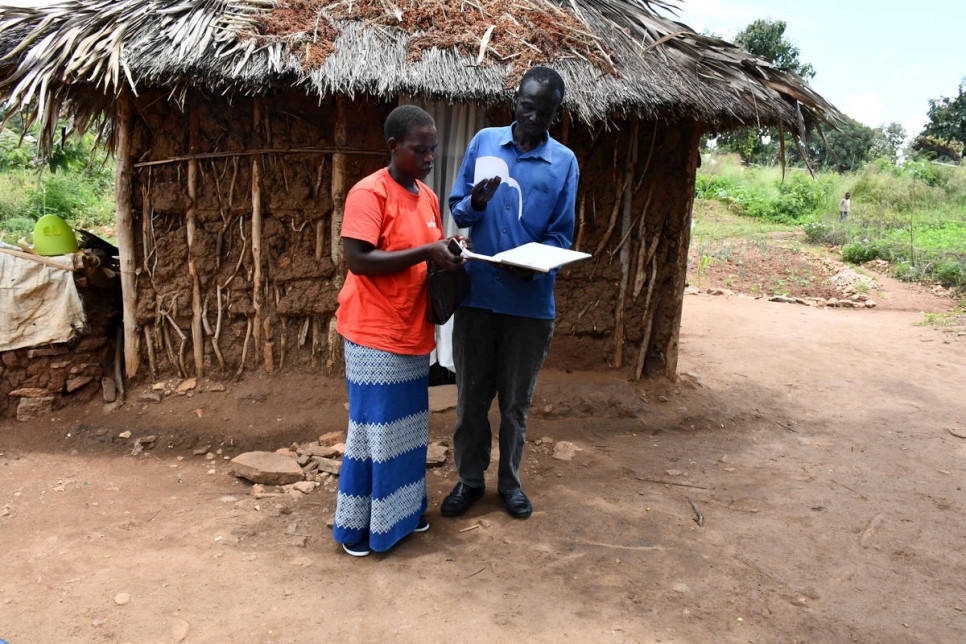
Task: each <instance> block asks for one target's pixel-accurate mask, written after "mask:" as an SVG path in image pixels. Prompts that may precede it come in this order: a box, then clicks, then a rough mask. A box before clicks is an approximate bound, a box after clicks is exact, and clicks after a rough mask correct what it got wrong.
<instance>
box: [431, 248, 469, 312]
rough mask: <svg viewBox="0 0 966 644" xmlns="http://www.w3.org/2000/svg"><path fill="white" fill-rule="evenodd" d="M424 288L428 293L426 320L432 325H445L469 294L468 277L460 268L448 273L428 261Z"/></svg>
mask: <svg viewBox="0 0 966 644" xmlns="http://www.w3.org/2000/svg"><path fill="white" fill-rule="evenodd" d="M426 286H427V290H428V292H429V297H428V298H427V299H428V300H429V304H428V306H427V307H426V319H427V320H429V321H430V322H432V323H433V324H445V323H446V321H447V320H449V319H450V318H451V317H452V316H453V313H455V312H456V309H458V308H459V306H460V302H462V301H463V300H464V299H466V296H467V295H468V294H469V292H470V276H469V274H468V273H467V272H466V269H465V268H464V267H462V266H461V267H459V268H457V269H456V270H455V271H448V270H446V269H445V268H443V267H442V266H440V265H439V264H437V263H436V262H434V261H432V260H429V261H427V262H426Z"/></svg>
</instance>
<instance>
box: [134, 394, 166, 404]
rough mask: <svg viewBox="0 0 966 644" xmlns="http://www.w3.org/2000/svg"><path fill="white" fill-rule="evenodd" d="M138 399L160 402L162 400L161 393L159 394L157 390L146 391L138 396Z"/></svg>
mask: <svg viewBox="0 0 966 644" xmlns="http://www.w3.org/2000/svg"><path fill="white" fill-rule="evenodd" d="M138 400H140V401H141V402H156V403H159V402H161V394H159V393H158V392H156V391H145V392H144V393H142V394H141V395H140V396H138Z"/></svg>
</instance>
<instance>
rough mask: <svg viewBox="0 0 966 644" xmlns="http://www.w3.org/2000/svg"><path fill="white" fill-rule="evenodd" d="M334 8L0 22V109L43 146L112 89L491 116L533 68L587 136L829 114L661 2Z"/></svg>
mask: <svg viewBox="0 0 966 644" xmlns="http://www.w3.org/2000/svg"><path fill="white" fill-rule="evenodd" d="M348 4H349V3H348V2H347V0H341V1H340V2H331V1H330V0H288V1H287V2H274V1H273V0H73V1H68V2H63V3H61V4H56V5H50V6H46V7H35V8H12V7H9V8H2V9H0V98H4V99H6V100H7V102H8V105H9V106H11V107H13V108H18V109H22V110H25V111H26V113H27V116H28V118H31V119H32V118H39V119H40V122H41V124H42V132H41V136H42V139H41V143H42V144H43V145H47V146H49V145H50V143H51V142H52V140H53V136H54V131H55V128H56V119H57V117H58V115H59V114H60V113H61V110H62V108H66V110H67V112H68V113H69V114H70V115H71V116H72V117H73V119H74V122H75V124H76V125H77V126H78V127H79V128H82V129H83V128H86V127H88V126H89V125H90V124H91V122H92V121H93V120H96V119H97V118H98V117H100V116H102V115H104V114H105V113H106V112H107V111H108V110H109V109H110V106H111V105H112V104H113V101H114V98H115V97H116V96H117V94H118V93H119V92H120V90H121V87H122V86H124V85H129V86H130V87H131V88H132V89H133V90H134V91H135V92H137V91H139V90H141V89H144V88H148V87H163V88H168V89H169V90H170V91H171V92H172V97H173V98H175V99H178V98H179V97H182V96H183V95H184V92H185V90H186V88H187V87H189V86H200V87H203V88H207V89H211V90H215V91H218V92H224V93H233V92H238V93H244V94H259V93H263V92H265V91H267V90H269V89H270V88H273V87H279V86H294V87H299V88H302V89H303V90H304V91H306V92H308V93H312V94H316V95H319V96H325V95H328V94H333V93H342V94H346V95H349V96H354V95H356V94H371V95H375V96H379V97H387V98H388V97H391V96H395V95H398V94H401V93H406V94H412V95H424V96H429V97H434V98H438V99H442V100H450V101H480V102H484V103H498V102H506V101H507V100H508V99H509V98H510V95H511V89H510V88H512V87H513V85H514V84H515V81H516V79H518V78H519V76H520V75H521V74H522V73H523V71H525V69H526V67H527V66H529V65H533V64H548V65H551V66H553V67H555V68H556V69H557V70H558V71H560V73H561V74H562V75H563V76H564V79H565V80H566V82H567V96H566V98H565V106H566V107H567V108H568V109H569V110H570V111H571V112H572V114H573V115H574V116H575V117H576V118H579V119H582V120H584V121H586V122H599V121H602V120H606V119H607V118H609V117H611V116H612V115H613V114H614V113H624V114H631V113H635V114H639V115H641V116H642V117H644V118H650V119H661V120H663V121H674V120H678V119H694V120H697V121H700V122H703V123H706V124H708V126H709V127H712V128H715V129H727V128H729V127H735V126H738V125H742V124H755V123H761V124H779V123H781V124H783V125H784V126H785V127H787V128H788V129H789V130H790V131H792V132H794V133H795V134H797V135H799V136H800V135H802V134H804V133H805V132H804V130H807V129H809V128H811V127H812V126H813V125H814V124H815V123H816V122H817V121H823V120H826V119H827V118H829V117H830V116H835V115H837V112H836V110H835V108H834V107H833V106H832V105H830V104H829V103H828V102H826V101H825V100H824V99H823V98H822V97H821V96H819V95H818V94H816V93H815V92H813V91H812V90H811V89H810V88H809V87H808V85H807V84H806V83H805V82H804V81H803V80H802V79H801V78H799V77H798V76H797V75H795V74H794V73H792V72H789V71H786V70H781V69H778V68H775V67H774V66H772V65H771V64H769V63H768V62H766V61H764V60H762V59H759V58H756V57H754V56H751V55H750V54H748V53H747V52H745V51H743V50H741V49H739V48H737V47H735V46H734V45H731V44H729V43H726V42H724V41H722V40H719V39H717V38H711V37H708V36H703V35H700V34H697V33H695V32H694V31H693V30H691V29H690V28H688V27H686V26H684V25H682V24H680V23H677V22H675V21H674V20H672V19H671V18H669V17H666V16H665V15H661V14H659V13H658V12H659V11H661V12H665V13H668V12H670V11H672V10H673V5H672V4H670V3H668V2H664V1H661V0H516V1H515V2H512V1H508V0H476V1H472V2H471V1H470V0H425V1H415V0H397V1H396V2H395V3H388V2H387V3H378V7H379V9H378V10H377V9H376V8H374V7H375V5H372V4H360V3H359V0H354V2H353V7H354V8H353V9H351V10H350V9H349V8H348ZM384 7H390V8H391V9H390V10H388V11H387V10H386V9H384ZM419 7H424V9H423V10H421V11H417V8H419ZM426 7H432V8H434V9H433V10H434V11H436V12H437V13H439V14H440V15H439V16H437V19H436V20H432V17H433V14H432V12H430V13H427V12H426V11H425V8H426ZM487 7H491V8H494V10H495V9H499V10H500V11H504V12H505V11H511V12H513V13H512V14H507V15H504V14H503V13H501V14H500V15H496V14H495V13H493V12H490V11H488V10H487ZM538 10H542V13H543V15H542V16H541V15H536V14H537V12H538ZM286 12H287V13H286ZM313 16H314V18H313ZM547 17H552V18H553V20H552V21H550V20H547ZM407 21H409V22H407ZM508 21H509V22H508ZM510 23H518V24H519V25H520V27H519V29H516V28H511V27H510V26H508V25H510ZM447 25H449V27H447ZM469 27H472V28H469ZM489 27H493V29H489ZM467 29H469V32H470V33H464V32H465V31H466V30H467ZM477 32H479V33H477ZM487 33H489V36H488V41H487V42H485V43H483V39H484V36H485V35H486V34H487ZM531 40H534V41H536V42H531ZM481 43H482V44H483V46H482V47H481ZM481 49H482V51H481ZM481 54H482V55H481Z"/></svg>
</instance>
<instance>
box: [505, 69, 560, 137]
mask: <svg viewBox="0 0 966 644" xmlns="http://www.w3.org/2000/svg"><path fill="white" fill-rule="evenodd" d="M558 107H560V99H559V98H558V96H557V92H555V91H554V90H553V89H552V88H551V87H550V86H549V85H544V84H543V83H538V82H537V81H534V80H528V81H526V82H525V83H524V84H523V85H522V86H521V87H520V92H519V93H518V94H517V97H516V101H515V102H514V117H515V118H516V122H517V127H518V128H520V131H521V133H522V134H524V135H525V136H543V133H544V132H546V131H547V129H548V128H549V127H550V124H551V123H553V119H554V117H555V116H556V115H557V108H558Z"/></svg>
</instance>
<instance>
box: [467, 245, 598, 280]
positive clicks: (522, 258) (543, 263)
mask: <svg viewBox="0 0 966 644" xmlns="http://www.w3.org/2000/svg"><path fill="white" fill-rule="evenodd" d="M463 257H465V258H467V259H478V260H481V261H484V262H490V263H491V264H506V265H508V266H516V267H518V268H526V269H528V270H531V271H537V272H540V273H546V272H548V271H550V270H552V269H554V268H558V267H560V266H563V265H564V264H569V263H570V262H575V261H577V260H579V259H586V258H588V257H590V253H582V252H580V251H576V250H569V249H566V248H558V247H557V246H550V245H549V244H540V243H538V242H531V243H529V244H524V245H523V246H517V247H516V248H511V249H510V250H505V251H503V252H502V253H497V254H496V255H493V256H492V257H491V256H489V255H480V254H478V253H474V252H473V251H471V250H469V249H464V250H463Z"/></svg>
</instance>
